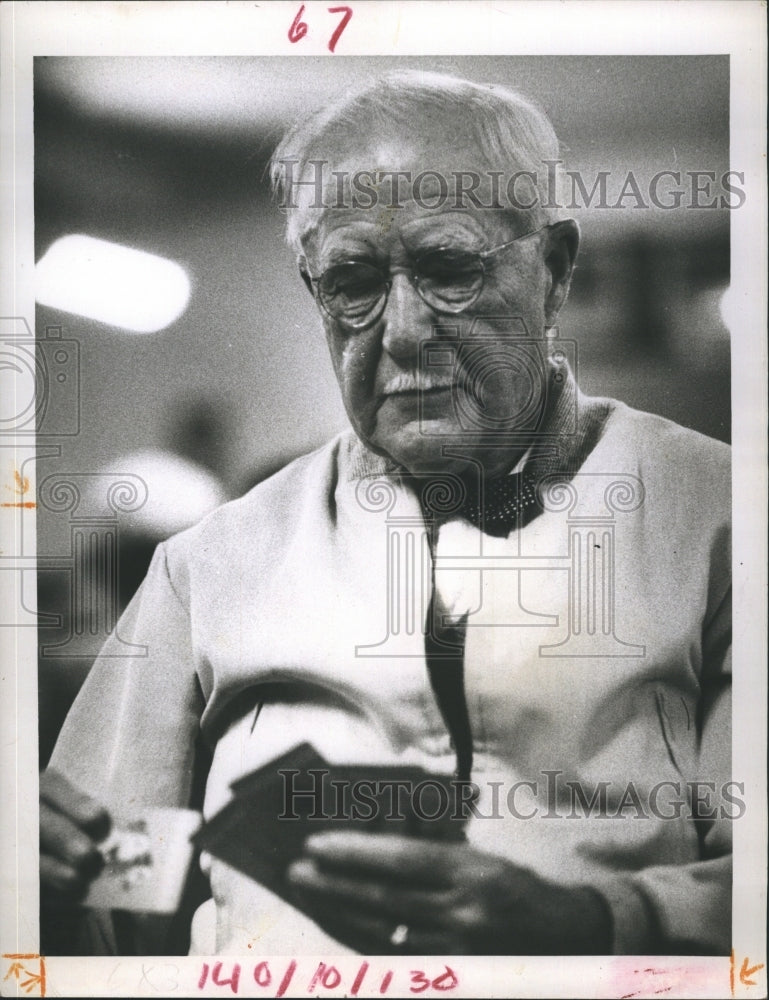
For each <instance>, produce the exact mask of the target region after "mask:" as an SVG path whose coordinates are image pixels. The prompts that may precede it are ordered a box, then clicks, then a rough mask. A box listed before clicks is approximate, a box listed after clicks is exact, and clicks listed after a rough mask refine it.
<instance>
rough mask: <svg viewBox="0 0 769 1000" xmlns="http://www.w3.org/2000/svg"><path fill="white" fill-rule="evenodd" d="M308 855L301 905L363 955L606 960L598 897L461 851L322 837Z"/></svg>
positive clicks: (295, 871) (606, 920) (295, 878)
mask: <svg viewBox="0 0 769 1000" xmlns="http://www.w3.org/2000/svg"><path fill="white" fill-rule="evenodd" d="M305 855H306V856H305V858H303V859H302V860H300V861H297V862H295V863H294V864H293V865H292V866H291V868H290V869H289V881H290V883H291V885H292V886H293V889H294V892H295V894H296V897H297V901H298V902H299V903H300V905H301V907H302V909H303V910H304V911H305V912H307V913H309V914H310V916H311V917H312V918H313V919H314V920H315V921H316V922H317V923H318V924H319V925H320V926H321V927H323V928H324V929H325V930H326V931H327V932H328V933H329V934H331V935H332V936H333V937H335V938H336V939H337V940H338V941H340V942H342V943H343V944H346V945H348V946H349V947H351V948H354V949H356V950H357V951H359V952H361V953H363V954H370V955H372V954H373V955H376V954H386V953H389V952H392V951H396V952H402V953H406V954H424V955H462V954H466V955H494V954H497V955H515V954H517V955H537V954H540V955H541V954H560V955H569V954H606V953H608V952H610V951H611V917H610V914H609V911H608V908H607V906H606V904H605V902H604V901H603V899H602V897H601V896H600V895H599V894H598V893H597V892H595V891H593V890H592V889H590V888H588V887H578V886H570V887H561V886H558V885H555V884H554V883H551V882H546V881H545V880H543V879H541V878H540V877H539V876H537V875H535V874H534V873H533V872H531V871H528V870H527V869H525V868H520V867H518V866H517V865H514V864H513V863H512V862H510V861H507V860H505V859H504V858H499V857H496V856H495V855H491V854H485V853H483V852H481V851H477V850H475V849H473V848H472V847H469V846H468V845H467V844H446V843H441V842H437V841H427V840H417V839H414V838H408V837H401V836H396V835H393V834H367V833H351V832H347V833H324V834H320V835H316V836H313V837H310V838H308V840H307V843H306V845H305ZM396 928H398V932H397V933H396V934H395V937H394V938H393V932H394V931H395V929H396ZM406 928H408V931H407V932H406V930H405V929H406ZM404 934H405V940H404V939H403V938H404Z"/></svg>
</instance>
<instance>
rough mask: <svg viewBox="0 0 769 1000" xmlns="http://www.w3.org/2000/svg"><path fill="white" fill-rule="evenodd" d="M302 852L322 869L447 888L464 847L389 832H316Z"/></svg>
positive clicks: (463, 852) (464, 852)
mask: <svg viewBox="0 0 769 1000" xmlns="http://www.w3.org/2000/svg"><path fill="white" fill-rule="evenodd" d="M304 846H305V851H306V853H307V854H308V855H309V856H310V857H311V858H313V859H314V860H315V861H317V862H318V864H319V866H321V867H323V868H329V869H333V868H345V869H347V870H348V871H350V870H351V869H359V870H361V871H370V872H372V873H378V874H384V875H387V876H388V877H389V878H391V879H396V880H399V881H402V882H410V883H412V884H413V883H414V882H416V883H418V884H419V885H421V886H424V887H428V888H429V887H432V888H436V889H440V888H447V887H448V886H450V885H451V884H452V881H453V880H452V874H453V873H454V872H455V871H456V869H457V866H458V865H459V864H460V862H461V860H462V858H463V857H464V855H465V854H466V852H467V846H466V845H464V844H463V845H458V844H444V843H440V842H438V841H434V840H418V839H417V838H415V837H401V836H398V835H396V834H391V833H352V832H334V833H320V834H314V835H313V836H311V837H308V838H307V840H306V841H305V845H304Z"/></svg>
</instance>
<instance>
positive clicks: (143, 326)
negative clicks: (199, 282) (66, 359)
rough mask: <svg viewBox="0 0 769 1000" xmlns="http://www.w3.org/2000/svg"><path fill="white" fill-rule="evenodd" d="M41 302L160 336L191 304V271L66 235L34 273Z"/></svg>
mask: <svg viewBox="0 0 769 1000" xmlns="http://www.w3.org/2000/svg"><path fill="white" fill-rule="evenodd" d="M35 288H36V298H37V301H38V302H39V303H40V304H41V305H44V306H50V307H51V308H53V309H61V310H63V311H64V312H69V313H75V314H76V315H78V316H86V317H88V319H95V320H97V321H98V322H100V323H108V324H109V325H110V326H117V327H120V328H121V329H123V330H130V331H131V332H132V333H157V331H158V330H162V329H164V328H165V327H167V326H169V325H170V324H171V323H173V322H174V320H176V319H178V318H179V317H180V316H181V314H182V313H183V312H184V310H185V309H186V308H187V303H188V302H189V299H190V280H189V278H188V277H187V274H186V272H185V271H184V270H183V268H181V267H180V266H179V264H177V263H175V261H172V260H168V259H167V258H165V257H157V256H156V255H155V254H151V253H146V252H145V251H143V250H135V249H134V248H133V247H126V246H121V245H120V244H119V243H110V242H108V241H107V240H97V239H94V238H93V237H92V236H81V235H72V236H63V237H62V238H61V239H60V240H57V241H56V242H55V243H53V244H52V245H51V247H50V248H49V249H48V251H47V253H46V254H45V255H44V256H43V258H42V259H41V260H40V262H39V263H38V265H37V267H36V268H35Z"/></svg>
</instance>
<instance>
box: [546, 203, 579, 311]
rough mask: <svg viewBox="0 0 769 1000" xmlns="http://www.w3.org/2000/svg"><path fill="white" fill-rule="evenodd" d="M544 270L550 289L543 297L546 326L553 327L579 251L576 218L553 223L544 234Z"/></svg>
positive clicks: (567, 291) (565, 295)
mask: <svg viewBox="0 0 769 1000" xmlns="http://www.w3.org/2000/svg"><path fill="white" fill-rule="evenodd" d="M547 236H548V241H547V245H546V248H545V267H546V268H547V270H548V273H549V276H550V287H549V289H548V292H547V296H546V298H545V326H547V327H550V326H554V325H555V321H556V318H557V316H558V313H559V312H560V310H561V306H562V305H563V304H564V302H565V301H566V297H567V296H568V294H569V286H570V285H571V277H572V275H573V274H574V264H575V261H576V259H577V251H578V250H579V226H578V224H577V222H576V220H575V219H564V220H563V221H562V222H555V223H553V224H552V225H551V226H550V227H549V229H548V231H547Z"/></svg>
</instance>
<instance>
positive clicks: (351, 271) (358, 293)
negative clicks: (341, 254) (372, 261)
mask: <svg viewBox="0 0 769 1000" xmlns="http://www.w3.org/2000/svg"><path fill="white" fill-rule="evenodd" d="M323 286H324V291H325V293H326V294H327V295H331V296H334V297H344V298H348V299H358V298H366V297H368V296H370V295H378V294H380V292H381V290H382V276H381V274H380V273H379V271H377V270H376V269H375V268H373V267H368V266H367V265H362V264H361V265H358V264H343V265H340V266H339V267H338V268H333V269H332V270H330V271H328V272H327V273H326V274H325V275H324V278H323Z"/></svg>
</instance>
